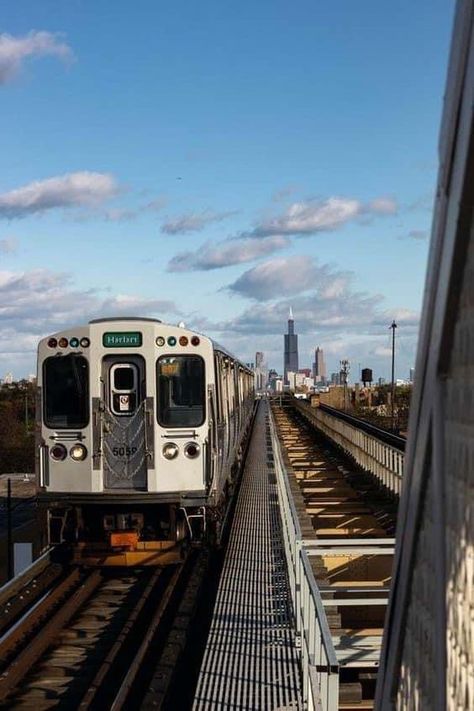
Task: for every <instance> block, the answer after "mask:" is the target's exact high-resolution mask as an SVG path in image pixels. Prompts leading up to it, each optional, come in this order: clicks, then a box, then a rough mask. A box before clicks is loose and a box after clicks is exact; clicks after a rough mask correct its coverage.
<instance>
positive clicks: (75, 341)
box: [69, 338, 79, 348]
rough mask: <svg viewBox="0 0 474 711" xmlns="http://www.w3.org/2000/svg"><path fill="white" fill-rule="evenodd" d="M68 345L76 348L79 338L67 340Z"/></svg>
mask: <svg viewBox="0 0 474 711" xmlns="http://www.w3.org/2000/svg"><path fill="white" fill-rule="evenodd" d="M69 345H70V346H71V348H77V347H78V345H79V339H78V338H71V340H70V341H69Z"/></svg>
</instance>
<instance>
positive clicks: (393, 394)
mask: <svg viewBox="0 0 474 711" xmlns="http://www.w3.org/2000/svg"><path fill="white" fill-rule="evenodd" d="M390 328H391V329H392V398H391V399H392V402H391V406H392V430H394V429H395V329H396V328H397V324H396V323H395V319H394V320H393V321H392V325H391V326H390Z"/></svg>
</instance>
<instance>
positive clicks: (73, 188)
mask: <svg viewBox="0 0 474 711" xmlns="http://www.w3.org/2000/svg"><path fill="white" fill-rule="evenodd" d="M117 193H118V185H117V183H116V181H115V178H114V177H113V176H112V175H110V174H108V173H92V172H88V171H82V172H78V173H68V174H66V175H60V176H57V177H54V178H47V179H46V180H37V181H34V182H32V183H28V184H27V185H24V186H22V187H21V188H16V190H11V191H9V192H7V193H2V194H0V218H1V217H3V218H6V219H10V220H11V219H15V218H21V217H27V216H28V215H32V214H35V213H42V212H46V211H47V210H52V209H55V208H71V207H96V206H98V205H100V204H101V203H103V202H105V201H106V200H108V199H109V198H111V197H114V196H115V195H116V194H117Z"/></svg>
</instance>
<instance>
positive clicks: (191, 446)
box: [184, 442, 201, 459]
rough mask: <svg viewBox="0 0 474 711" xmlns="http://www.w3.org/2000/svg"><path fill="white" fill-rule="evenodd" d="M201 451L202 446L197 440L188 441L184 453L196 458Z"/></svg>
mask: <svg viewBox="0 0 474 711" xmlns="http://www.w3.org/2000/svg"><path fill="white" fill-rule="evenodd" d="M200 451H201V447H200V446H199V445H198V444H197V442H188V444H187V445H186V446H185V448H184V453H185V455H186V456H187V457H188V458H189V459H195V458H196V457H198V456H199V452H200Z"/></svg>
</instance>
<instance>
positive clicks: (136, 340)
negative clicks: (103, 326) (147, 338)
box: [102, 331, 143, 348]
mask: <svg viewBox="0 0 474 711" xmlns="http://www.w3.org/2000/svg"><path fill="white" fill-rule="evenodd" d="M142 340H143V339H142V334H141V333H140V331H107V332H106V333H104V334H103V336H102V345H103V346H104V348H134V347H135V348H136V347H137V346H141V345H142Z"/></svg>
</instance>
